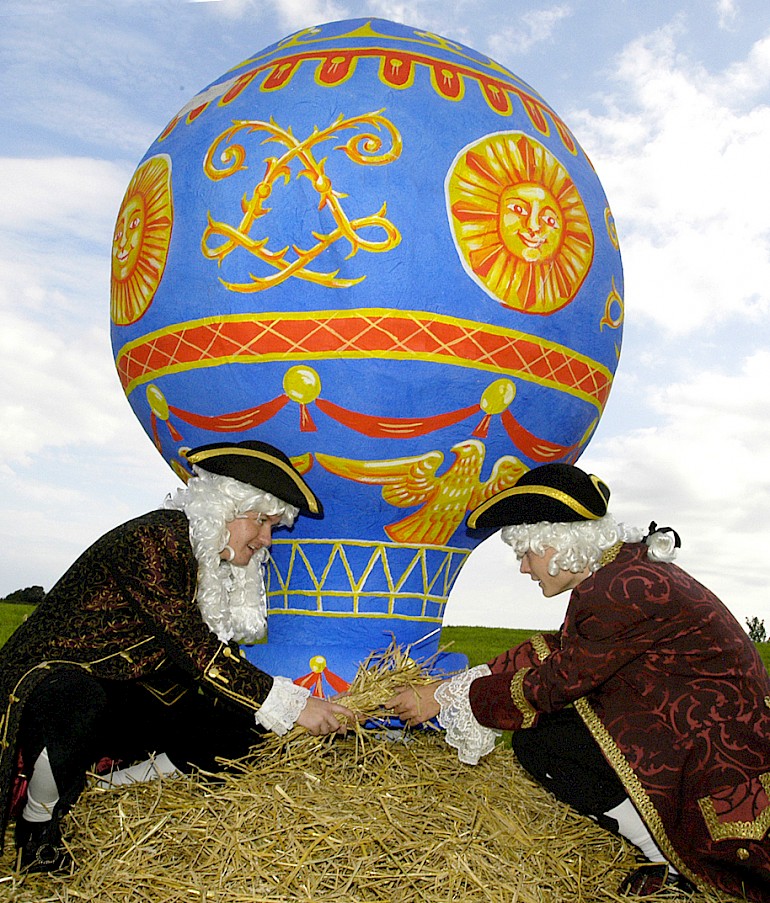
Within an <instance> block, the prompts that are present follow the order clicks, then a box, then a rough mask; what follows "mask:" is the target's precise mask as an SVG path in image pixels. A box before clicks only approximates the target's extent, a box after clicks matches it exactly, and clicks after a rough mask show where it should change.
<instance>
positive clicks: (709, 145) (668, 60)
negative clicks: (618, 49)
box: [576, 29, 770, 334]
mask: <svg viewBox="0 0 770 903" xmlns="http://www.w3.org/2000/svg"><path fill="white" fill-rule="evenodd" d="M675 37H676V30H675V29H667V30H663V31H661V32H658V33H656V34H655V35H654V36H652V37H646V38H643V39H640V40H638V41H636V42H634V43H633V44H632V45H630V46H629V47H628V48H626V50H625V51H624V53H623V54H622V56H621V58H620V59H619V60H618V64H617V66H618V68H617V72H616V79H617V83H618V86H619V87H618V93H617V94H616V95H614V96H612V97H611V98H609V99H608V112H607V114H606V115H604V116H601V117H599V116H591V115H588V114H585V113H583V114H580V113H579V114H577V120H578V122H579V123H580V125H579V127H578V128H577V129H576V131H577V132H578V135H579V137H580V140H581V142H582V143H583V144H584V146H586V147H587V148H589V153H590V156H591V157H592V159H593V162H594V164H595V165H596V168H597V171H598V172H599V174H600V177H601V179H602V183H603V185H604V188H605V191H606V192H607V195H608V198H609V201H610V205H611V207H612V209H613V213H614V214H615V219H616V222H617V225H618V230H619V233H620V237H621V250H622V252H623V255H624V264H625V268H626V276H627V285H628V286H629V294H628V297H627V299H626V300H627V302H628V303H629V304H630V305H631V306H635V307H636V308H637V311H638V313H639V314H640V315H641V316H642V317H644V318H648V319H650V320H652V321H654V323H655V324H656V325H657V326H658V327H662V328H663V329H665V330H666V331H668V332H670V333H676V334H685V333H688V332H691V331H693V330H696V329H698V328H700V327H703V326H704V325H711V326H713V325H716V324H718V323H720V322H721V321H724V320H726V319H728V318H730V317H733V316H740V317H745V316H747V315H748V316H757V315H764V314H766V313H767V312H768V311H769V310H770V292H769V291H768V288H767V286H768V285H770V227H769V226H768V222H767V216H766V210H765V205H764V204H763V202H762V201H761V199H762V198H766V197H770V171H769V170H768V168H767V166H766V157H767V147H768V146H769V145H770V105H767V104H764V105H763V104H756V105H754V106H753V107H751V108H749V109H741V108H740V107H741V104H743V103H744V100H743V98H745V94H741V95H740V97H741V100H739V101H738V102H737V103H736V104H731V102H730V99H731V98H733V97H735V96H736V95H735V93H734V91H729V92H728V91H727V89H726V88H725V86H724V79H723V74H722V73H717V74H716V75H710V74H708V73H707V72H706V71H705V70H704V69H703V68H702V67H700V66H698V65H695V64H693V63H691V62H689V61H687V60H686V59H683V58H682V57H681V56H680V55H679V54H678V52H677V48H676V43H675ZM767 57H768V46H767V39H763V40H762V41H759V42H757V44H755V45H754V47H753V49H752V51H751V54H750V56H749V57H748V59H747V60H746V61H745V62H744V63H743V64H741V65H736V66H733V67H731V68H730V70H729V73H728V78H729V79H730V80H731V82H732V84H733V86H738V85H740V84H743V83H745V82H747V81H750V82H751V84H752V86H753V87H754V89H755V90H759V88H760V87H761V88H763V89H766V88H767V85H768V78H767V77H766V76H764V75H763V76H762V77H761V78H760V76H759V70H760V67H758V66H757V65H756V60H757V59H761V60H762V61H763V65H764V67H765V69H764V70H763V71H765V72H767V70H768V64H767V63H766V60H767ZM634 301H635V305H634V303H633V302H634Z"/></svg>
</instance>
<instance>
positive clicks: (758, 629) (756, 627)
mask: <svg viewBox="0 0 770 903" xmlns="http://www.w3.org/2000/svg"><path fill="white" fill-rule="evenodd" d="M746 626H747V627H748V628H749V639H750V640H751V641H752V643H764V642H765V641H766V640H767V631H766V630H765V622H764V621H760V620H759V618H746Z"/></svg>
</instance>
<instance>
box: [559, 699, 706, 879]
mask: <svg viewBox="0 0 770 903" xmlns="http://www.w3.org/2000/svg"><path fill="white" fill-rule="evenodd" d="M575 708H576V709H577V711H578V714H579V715H580V717H581V718H582V719H583V721H584V722H585V725H586V727H587V728H588V730H589V731H590V732H591V736H592V737H593V738H594V740H596V742H597V743H598V744H599V747H600V748H601V750H602V752H603V753H604V755H605V756H606V758H607V760H608V762H609V763H610V765H611V766H612V767H613V769H614V770H615V774H617V776H618V777H619V778H620V780H621V781H622V783H623V786H624V787H625V789H626V793H628V795H629V797H630V799H631V801H632V802H633V803H634V805H635V806H636V808H637V810H638V812H639V814H640V815H641V816H642V819H643V820H644V823H645V824H646V825H647V828H648V830H649V831H650V833H651V834H652V836H653V838H654V839H655V843H657V845H658V847H659V848H660V851H661V852H662V853H663V855H664V856H665V857H666V859H667V860H668V861H669V862H670V863H671V865H673V866H674V868H675V869H676V870H677V871H678V872H679V873H680V874H682V875H684V876H685V877H686V878H688V879H689V880H690V881H691V882H692V883H693V884H694V885H695V886H696V887H699V886H700V884H701V879H700V878H699V877H698V876H697V875H695V874H693V873H692V872H691V871H690V869H689V868H688V867H687V866H686V865H685V864H684V862H682V860H681V859H680V858H679V854H678V853H677V852H676V850H675V849H674V847H673V846H672V844H671V841H670V840H669V839H668V835H667V834H666V831H665V828H664V827H663V822H662V820H661V818H660V815H658V810H657V809H656V808H655V806H654V805H653V803H652V800H650V798H649V796H647V791H646V790H645V789H644V787H643V786H642V782H641V781H640V780H639V778H638V777H637V776H636V774H635V773H634V770H633V769H632V768H631V766H630V765H629V764H628V761H627V759H626V757H625V756H624V755H623V753H622V752H621V751H620V749H619V748H618V746H617V744H616V743H615V741H614V740H613V739H612V737H611V736H610V733H609V731H608V730H607V728H606V727H605V726H604V725H603V724H602V722H601V720H600V719H599V716H598V715H597V714H596V712H594V710H593V709H592V708H591V704H590V703H589V701H588V700H587V699H586V698H585V696H584V697H583V698H582V699H576V700H575Z"/></svg>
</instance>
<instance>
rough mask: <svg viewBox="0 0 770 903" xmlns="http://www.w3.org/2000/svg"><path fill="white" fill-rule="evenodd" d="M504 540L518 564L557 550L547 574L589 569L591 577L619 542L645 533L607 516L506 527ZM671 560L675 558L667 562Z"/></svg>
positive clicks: (577, 571) (630, 540) (631, 540)
mask: <svg viewBox="0 0 770 903" xmlns="http://www.w3.org/2000/svg"><path fill="white" fill-rule="evenodd" d="M501 537H502V540H503V542H505V543H507V544H508V545H509V546H511V548H512V549H513V551H514V553H515V554H516V557H517V558H518V559H519V560H521V559H522V558H523V557H524V555H525V554H526V553H527V552H528V551H530V550H532V551H533V552H534V553H535V555H538V556H540V555H544V554H545V551H546V549H549V548H550V549H554V550H555V554H554V555H553V557H552V558H551V560H550V561H549V562H548V573H549V574H550V575H551V576H552V577H555V576H556V575H557V574H558V573H559V571H571V572H572V573H573V574H579V573H580V572H581V571H583V570H585V569H586V568H588V570H589V572H590V573H592V574H593V573H595V572H596V571H598V570H599V568H600V567H601V566H602V561H601V559H602V553H603V552H605V551H606V550H607V549H609V548H611V547H612V546H614V545H615V544H616V543H618V542H641V541H642V539H643V537H644V531H643V530H640V529H639V528H638V527H631V526H628V525H627V524H619V523H617V521H616V520H615V518H614V517H613V516H612V515H611V514H605V515H604V517H600V518H598V520H588V521H577V522H575V523H568V524H562V523H549V522H548V521H542V522H541V523H539V524H517V525H516V526H513V527H503V529H502V532H501ZM645 541H646V540H645ZM649 554H650V552H649V551H648V555H649ZM650 557H652V556H650ZM672 559H673V555H672V556H671V558H669V559H668V560H669V561H670V560H672ZM656 560H665V559H662V558H657V559H656Z"/></svg>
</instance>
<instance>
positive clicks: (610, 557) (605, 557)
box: [599, 540, 623, 567]
mask: <svg viewBox="0 0 770 903" xmlns="http://www.w3.org/2000/svg"><path fill="white" fill-rule="evenodd" d="M622 548H623V543H622V542H621V541H620V540H618V541H617V542H616V543H615V545H614V546H610V547H609V549H605V550H604V551H603V552H602V554H601V558H599V567H604V565H605V564H609V563H610V562H611V561H614V560H615V559H616V558H617V557H618V552H619V551H620V550H621V549H622Z"/></svg>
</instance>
